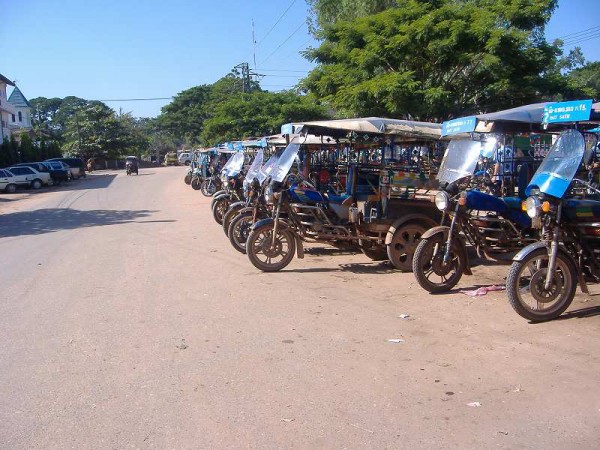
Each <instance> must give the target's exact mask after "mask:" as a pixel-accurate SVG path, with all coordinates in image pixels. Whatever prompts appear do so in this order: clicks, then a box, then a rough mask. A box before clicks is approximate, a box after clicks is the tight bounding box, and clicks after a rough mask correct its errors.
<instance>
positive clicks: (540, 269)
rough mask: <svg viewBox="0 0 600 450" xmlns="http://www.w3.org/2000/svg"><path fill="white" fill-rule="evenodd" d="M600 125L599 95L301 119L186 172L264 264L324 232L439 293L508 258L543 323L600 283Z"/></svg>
mask: <svg viewBox="0 0 600 450" xmlns="http://www.w3.org/2000/svg"><path fill="white" fill-rule="evenodd" d="M599 122H600V104H598V103H595V104H594V103H593V102H592V101H591V100H578V101H571V102H562V103H539V104H533V105H525V106H522V107H519V108H513V109H510V110H504V111H499V112H495V113H489V114H482V115H478V116H469V117H463V118H458V119H454V120H451V121H448V122H444V123H443V124H435V123H427V122H416V121H406V120H395V119H384V118H375V117H371V118H359V119H342V120H330V121H317V122H304V123H294V124H287V125H284V126H283V127H282V134H281V135H275V136H269V137H265V138H262V139H257V140H248V141H240V142H235V143H227V144H224V145H221V146H219V147H215V148H212V149H205V150H203V151H202V152H201V153H198V154H199V155H200V157H199V158H198V159H197V160H196V161H194V162H193V163H192V165H191V166H190V168H189V170H188V173H187V174H186V178H185V181H186V183H188V184H192V187H194V188H195V189H199V190H201V191H202V193H203V194H204V195H207V196H212V197H213V198H212V203H211V210H212V214H213V217H214V219H215V221H216V222H217V223H219V224H220V225H222V227H223V230H224V232H225V234H226V235H227V237H228V239H229V240H230V242H231V244H232V246H233V247H234V248H235V249H236V250H238V251H239V252H240V253H245V254H247V256H248V258H249V260H250V262H251V263H252V264H253V265H254V266H255V267H256V268H258V269H260V270H262V271H264V272H273V271H279V270H282V269H283V268H285V267H286V266H287V265H288V264H290V263H291V262H292V260H293V259H294V256H296V257H298V258H303V257H304V244H305V243H310V242H317V243H321V244H327V245H331V246H333V247H337V248H342V249H343V248H347V249H355V250H358V249H359V250H360V251H362V252H363V253H364V254H365V255H366V256H367V257H369V258H371V259H372V260H375V261H381V260H389V262H390V263H391V265H392V266H393V267H394V268H396V269H398V270H401V271H405V272H410V271H412V272H413V273H414V276H415V278H416V280H417V282H418V283H419V285H420V286H421V287H422V288H423V289H425V290H427V291H429V292H430V293H432V294H440V293H444V292H448V291H450V290H451V289H452V288H453V287H454V286H455V285H456V284H457V283H458V282H459V280H460V279H461V278H462V276H463V275H471V274H472V266H473V264H472V261H474V259H477V258H480V259H481V258H485V259H486V260H487V261H488V262H492V263H497V264H506V265H510V269H509V270H508V275H507V277H506V292H507V296H508V299H509V301H510V303H511V305H512V306H513V308H514V309H515V311H517V313H518V314H520V315H521V316H522V317H524V318H526V319H529V320H531V321H545V320H550V319H554V318H556V317H558V316H560V315H561V314H562V313H563V312H564V311H565V310H566V309H567V308H568V307H569V305H570V304H571V302H572V300H573V298H574V296H575V292H576V288H577V285H579V287H580V289H581V290H582V291H583V292H586V293H587V292H588V290H587V284H588V283H590V282H598V281H600V190H599V188H598V181H600V179H599V176H598V173H599V172H598V171H599V170H600V147H599V145H598V133H599V132H600V129H599V128H598V124H599Z"/></svg>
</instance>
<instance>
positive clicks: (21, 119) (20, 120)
mask: <svg viewBox="0 0 600 450" xmlns="http://www.w3.org/2000/svg"><path fill="white" fill-rule="evenodd" d="M13 117H15V116H13ZM19 122H23V114H21V111H19Z"/></svg>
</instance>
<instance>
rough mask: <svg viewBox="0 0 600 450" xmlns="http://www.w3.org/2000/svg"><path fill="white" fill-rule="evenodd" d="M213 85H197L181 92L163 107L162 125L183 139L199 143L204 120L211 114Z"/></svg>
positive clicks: (160, 119) (160, 121)
mask: <svg viewBox="0 0 600 450" xmlns="http://www.w3.org/2000/svg"><path fill="white" fill-rule="evenodd" d="M210 92H211V87H210V86H208V85H201V86H195V87H193V88H190V89H187V90H185V91H183V92H180V93H179V94H177V95H176V96H175V98H174V99H173V101H172V102H171V103H169V104H168V105H166V106H165V107H163V108H162V111H161V114H160V116H159V119H158V120H159V123H160V126H161V127H162V128H163V129H164V130H166V131H168V132H169V133H171V134H172V135H174V136H178V137H180V138H181V139H182V140H183V141H185V142H189V143H197V142H198V136H199V135H200V133H202V128H203V124H204V121H205V120H206V118H207V117H208V116H209V108H207V104H208V102H209V101H210Z"/></svg>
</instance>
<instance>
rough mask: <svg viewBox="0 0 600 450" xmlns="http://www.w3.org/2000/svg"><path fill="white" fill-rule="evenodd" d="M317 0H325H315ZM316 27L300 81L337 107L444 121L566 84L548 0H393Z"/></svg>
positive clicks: (552, 3)
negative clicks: (547, 32)
mask: <svg viewBox="0 0 600 450" xmlns="http://www.w3.org/2000/svg"><path fill="white" fill-rule="evenodd" d="M320 3H325V2H320ZM396 4H397V7H394V8H391V9H387V10H385V11H383V12H381V13H379V14H375V15H371V16H366V17H360V18H358V19H356V20H353V21H338V22H336V23H334V24H333V25H331V26H327V27H325V28H324V30H323V41H322V43H321V45H320V46H319V47H318V48H316V49H312V50H309V51H307V52H306V57H307V58H309V59H310V60H312V61H314V62H316V63H317V64H318V66H317V68H316V69H314V70H313V71H312V72H311V73H310V74H309V76H308V77H307V78H306V79H305V80H304V81H303V83H302V85H303V87H304V88H305V89H306V90H307V91H309V92H311V93H313V94H314V95H315V96H317V97H319V98H321V99H323V100H324V101H325V102H326V103H328V104H329V105H331V106H332V107H333V108H334V109H336V110H337V111H338V114H339V115H342V116H354V115H383V116H385V115H387V116H393V117H398V118H401V117H407V118H417V119H421V120H438V121H441V120H444V119H447V118H451V117H454V116H456V115H460V114H468V113H471V112H479V111H485V110H490V109H500V108H503V107H511V106H517V105H522V104H525V103H529V102H533V101H539V100H540V99H544V98H550V97H552V96H553V95H555V94H556V93H557V92H560V91H561V90H562V89H563V88H564V87H565V83H566V80H565V77H564V76H563V75H562V74H561V72H560V68H559V66H558V61H559V57H560V56H561V54H562V52H561V48H560V46H559V45H558V44H550V43H548V42H547V41H546V40H545V38H544V34H543V29H544V25H545V24H546V23H547V22H548V20H549V19H550V16H551V14H552V11H553V10H554V8H555V7H556V0H397V1H396Z"/></svg>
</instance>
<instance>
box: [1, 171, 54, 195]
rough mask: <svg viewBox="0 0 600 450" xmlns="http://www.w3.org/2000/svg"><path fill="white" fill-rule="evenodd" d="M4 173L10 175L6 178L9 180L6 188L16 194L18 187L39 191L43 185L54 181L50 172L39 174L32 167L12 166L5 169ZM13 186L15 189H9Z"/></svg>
mask: <svg viewBox="0 0 600 450" xmlns="http://www.w3.org/2000/svg"><path fill="white" fill-rule="evenodd" d="M3 172H6V173H5V175H8V176H7V177H5V178H9V179H8V180H7V181H6V184H5V188H4V189H5V190H7V192H14V191H15V189H16V187H18V186H20V187H31V188H33V189H39V188H41V187H42V186H43V185H49V184H51V183H52V179H51V178H50V174H49V173H48V172H38V171H37V170H35V169H33V168H32V167H25V166H20V167H19V166H12V167H8V168H6V169H3ZM11 178H12V179H11ZM11 184H14V185H15V188H14V189H13V188H12V186H10V187H9V185H11Z"/></svg>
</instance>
